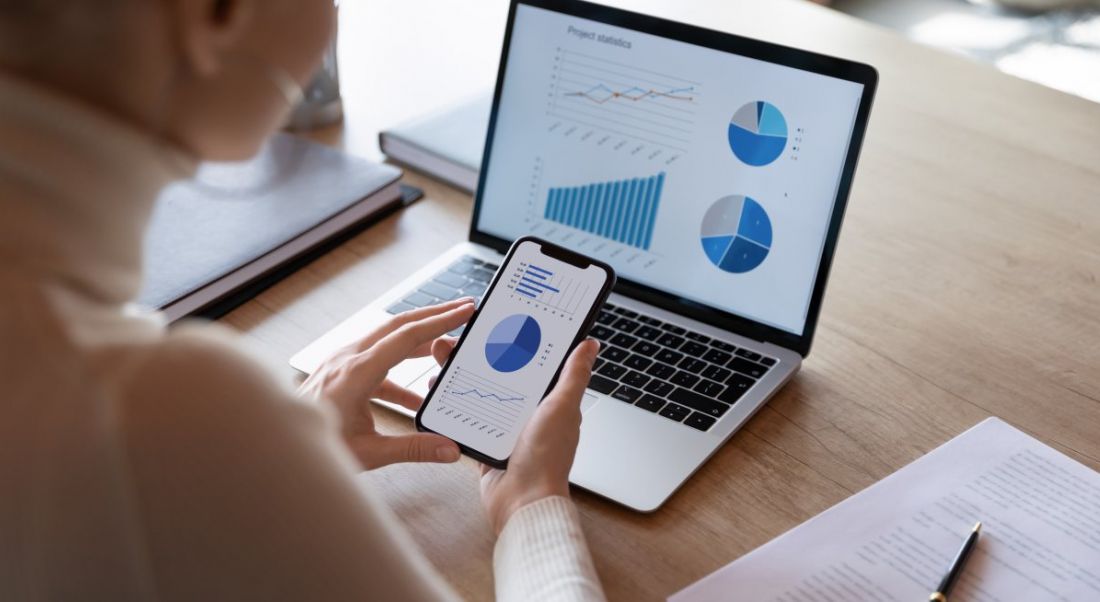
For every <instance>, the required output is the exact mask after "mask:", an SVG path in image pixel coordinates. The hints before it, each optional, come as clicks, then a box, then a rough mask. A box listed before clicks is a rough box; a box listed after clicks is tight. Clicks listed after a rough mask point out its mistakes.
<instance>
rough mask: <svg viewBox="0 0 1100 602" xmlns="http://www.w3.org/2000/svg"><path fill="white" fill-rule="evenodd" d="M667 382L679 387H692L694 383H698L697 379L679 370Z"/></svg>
mask: <svg viewBox="0 0 1100 602" xmlns="http://www.w3.org/2000/svg"><path fill="white" fill-rule="evenodd" d="M669 380H671V381H672V382H673V384H677V385H680V386H681V387H694V386H695V383H697V382H699V377H698V376H695V375H694V374H691V373H689V372H684V371H683V370H681V371H679V372H677V373H676V374H675V375H674V376H673V377H672V378H670V379H669Z"/></svg>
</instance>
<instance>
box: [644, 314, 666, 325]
mask: <svg viewBox="0 0 1100 602" xmlns="http://www.w3.org/2000/svg"><path fill="white" fill-rule="evenodd" d="M638 321H639V322H641V323H642V324H649V325H650V326H660V325H661V324H664V322H662V321H660V320H658V319H657V318H652V317H650V316H638Z"/></svg>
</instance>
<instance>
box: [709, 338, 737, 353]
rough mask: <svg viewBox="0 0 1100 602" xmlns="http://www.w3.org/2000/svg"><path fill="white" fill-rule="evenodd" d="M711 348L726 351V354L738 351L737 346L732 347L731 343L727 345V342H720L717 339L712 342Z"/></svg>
mask: <svg viewBox="0 0 1100 602" xmlns="http://www.w3.org/2000/svg"><path fill="white" fill-rule="evenodd" d="M710 346H711V347H714V348H715V349H718V350H720V351H725V352H726V353H733V352H734V351H737V346H736V345H730V344H729V343H727V342H725V341H719V340H717V339H716V340H713V341H711V342H710Z"/></svg>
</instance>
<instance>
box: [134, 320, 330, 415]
mask: <svg viewBox="0 0 1100 602" xmlns="http://www.w3.org/2000/svg"><path fill="white" fill-rule="evenodd" d="M123 355H126V356H128V357H127V359H126V360H125V361H123V362H122V363H121V366H122V368H121V370H120V372H119V373H116V377H115V379H113V380H114V381H115V382H114V386H113V388H114V389H115V391H114V393H115V397H116V398H117V399H118V400H119V402H120V405H121V408H120V409H121V412H122V415H123V418H124V422H125V423H126V428H127V430H128V431H133V430H134V429H153V430H160V428H159V427H161V426H163V427H165V428H171V427H173V425H175V426H177V427H186V426H192V427H200V428H207V427H210V426H212V425H214V426H217V431H216V432H215V433H214V434H216V433H219V432H227V430H228V429H230V428H234V429H236V430H237V432H239V433H244V432H252V431H257V430H258V431H259V432H264V431H267V432H278V431H280V430H283V431H289V430H297V431H301V430H302V429H306V430H315V429H316V428H317V427H318V426H319V425H320V424H321V423H322V422H323V420H324V416H323V413H322V412H321V411H320V409H319V408H318V407H317V406H316V405H314V404H307V403H306V402H303V401H300V400H298V399H297V398H296V397H295V396H294V393H293V391H292V388H291V386H290V383H289V382H288V381H284V380H281V379H280V378H279V377H278V376H277V374H276V373H275V371H274V370H272V369H271V368H270V367H269V366H267V365H265V364H264V363H263V362H262V361H261V360H260V359H259V358H257V357H255V356H253V355H251V354H250V353H248V352H247V351H245V350H244V349H243V348H242V346H241V344H240V341H239V338H238V337H237V336H236V335H235V334H234V333H232V332H231V331H229V330H228V329H226V328H224V327H221V326H218V325H214V324H185V325H182V326H178V327H175V328H173V329H172V330H170V331H168V333H167V334H165V335H164V336H163V337H160V338H158V339H156V340H153V341H146V342H142V343H137V344H135V345H134V346H131V347H130V349H129V350H128V352H127V353H125V354H123ZM131 434H132V433H131Z"/></svg>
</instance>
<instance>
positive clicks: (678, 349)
mask: <svg viewBox="0 0 1100 602" xmlns="http://www.w3.org/2000/svg"><path fill="white" fill-rule="evenodd" d="M876 82H877V75H876V73H875V71H874V69H872V68H871V67H869V66H867V65H863V64H858V63H854V62H850V61H847V60H842V59H838V58H833V57H828V56H822V55H819V54H814V53H810V52H805V51H802V50H797V49H793V48H787V47H783V46H777V45H775V44H770V43H767V42H762V41H758V40H751V39H748V38H744V37H739V36H734V35H729V34H726V33H721V32H717V31H710V30H706V29H701V28H698V27H693V26H689V25H685V24H680V23H674V22H670V21H667V20H663V19H658V18H654V17H650V16H645V15H641V14H636V13H631V12H626V11H622V10H618V9H614V8H610V7H606V6H601V5H596V4H590V3H587V2H575V1H562V0H513V2H512V3H511V8H510V11H509V16H508V22H507V31H506V35H505V38H504V49H503V52H502V57H501V62H500V71H499V75H498V79H497V84H496V92H495V95H494V99H493V107H492V113H491V117H490V122H489V129H488V135H487V138H486V144H485V152H484V157H483V159H482V171H481V175H480V179H479V183H478V188H477V192H476V196H475V201H474V210H473V218H472V222H471V225H470V232H469V237H468V240H467V241H466V242H464V243H462V244H459V245H457V246H455V247H454V248H452V249H450V251H448V252H447V253H445V254H444V255H442V256H440V257H439V258H438V259H437V260H435V261H433V262H431V263H430V264H429V265H425V266H424V267H423V268H422V269H420V270H419V271H417V272H416V273H414V274H412V275H411V276H410V277H409V278H407V279H406V280H405V281H403V282H401V283H400V284H398V285H397V286H395V287H394V288H393V289H391V290H390V291H389V292H388V293H386V294H385V295H383V296H382V297H381V298H379V299H378V300H376V301H375V302H373V303H371V304H370V305H368V306H367V307H364V308H363V309H362V310H360V311H359V312H357V313H356V314H354V315H353V316H351V317H350V318H348V319H347V320H345V321H344V322H343V323H341V324H340V325H338V326H337V327H336V328H334V329H333V330H331V331H330V332H328V333H326V334H325V335H323V336H322V337H320V338H319V339H317V340H316V341H314V342H313V343H311V344H310V345H309V346H307V347H306V348H304V349H303V350H301V351H300V352H299V353H297V354H296V355H295V356H294V357H293V358H292V359H291V361H290V363H291V365H292V366H294V367H295V368H297V369H298V370H300V371H302V372H305V373H310V372H312V371H313V370H315V369H316V368H317V366H318V365H319V364H320V363H321V361H322V360H324V359H325V358H326V357H327V356H328V355H330V354H331V353H332V352H333V351H334V350H335V349H336V348H338V347H339V346H341V345H343V344H346V343H349V342H351V341H353V340H355V339H357V338H359V337H361V336H363V335H364V334H366V333H367V332H369V331H371V330H372V329H373V328H375V327H377V326H378V325H379V324H381V323H382V322H383V321H385V320H386V319H388V318H389V317H390V316H391V315H393V314H395V313H399V312H402V311H406V310H410V309H412V308H415V307H422V306H425V305H430V304H433V303H438V302H441V301H444V300H449V299H454V298H457V297H460V296H467V295H472V296H474V297H479V296H480V295H482V294H483V293H484V292H485V289H486V287H487V285H488V283H489V281H490V280H491V279H492V277H493V274H494V271H495V270H496V269H497V267H498V265H499V263H500V260H501V259H502V257H503V253H504V251H506V250H507V248H508V246H509V245H510V244H511V242H512V241H513V240H515V239H517V238H519V237H521V236H524V235H534V236H538V237H541V238H544V239H547V240H550V241H552V242H555V243H558V244H560V245H563V246H566V247H568V248H571V249H574V250H576V251H579V252H581V253H585V254H588V255H591V256H593V257H596V258H599V259H601V260H603V261H606V262H608V263H610V264H611V265H612V266H614V268H615V270H616V272H617V273H618V276H619V283H618V284H617V286H616V288H615V291H614V293H613V294H612V296H611V298H610V300H609V302H608V303H607V305H606V306H605V307H604V308H603V309H602V311H601V312H600V313H599V319H598V322H597V324H596V325H595V326H594V327H593V329H592V331H591V336H592V337H595V338H597V339H599V340H600V341H601V342H602V344H603V348H602V350H601V352H600V356H599V358H598V360H597V363H596V366H595V372H594V375H593V376H592V380H591V382H590V383H589V387H588V390H587V392H586V394H585V397H584V401H583V404H582V409H583V411H584V414H583V424H582V426H581V439H580V445H579V447H578V449H577V456H576V461H575V463H574V466H573V470H572V473H571V474H570V480H571V481H572V483H573V484H575V485H577V486H578V487H581V488H584V489H586V490H589V491H591V492H594V493H596V494H598V495H601V496H603V497H606V498H608V499H610V500H613V501H615V502H618V503H620V504H623V505H625V506H627V507H629V508H632V509H635V510H638V511H641V512H652V511H654V510H656V509H657V508H659V507H660V506H661V505H662V504H663V503H664V502H665V501H666V500H667V499H668V498H669V497H670V496H671V495H672V494H673V492H675V491H676V490H677V488H679V487H680V486H681V485H682V484H683V483H684V482H685V481H686V480H687V479H688V477H690V476H691V475H692V473H694V472H695V471H696V470H697V469H698V468H699V467H700V466H701V465H702V464H703V463H704V462H706V460H707V459H708V458H709V457H710V456H711V455H712V454H714V453H715V451H717V450H718V449H719V448H720V447H721V446H722V445H723V444H724V443H725V442H726V441H727V440H729V438H730V437H731V436H732V435H733V434H734V433H735V432H736V431H737V430H738V429H739V428H740V427H741V426H742V425H744V424H745V422H746V421H748V420H749V418H750V417H751V416H752V415H753V414H755V413H756V412H757V411H758V410H759V409H760V408H761V407H762V406H763V405H764V404H765V403H766V402H767V400H768V399H769V398H770V397H771V396H772V395H774V394H775V392H776V391H778V390H779V389H780V388H781V387H782V386H783V385H784V384H785V383H786V382H787V381H789V380H790V379H791V378H792V377H793V376H794V375H795V373H797V372H798V370H799V367H800V366H801V364H802V359H803V358H804V357H805V356H806V355H807V354H808V353H809V351H810V345H811V342H812V341H813V336H814V329H815V326H816V325H817V320H818V314H819V312H820V309H821V302H822V297H823V295H824V292H825V283H826V281H827V279H828V274H829V267H830V264H831V262H832V259H833V253H834V250H835V248H836V244H837V237H838V234H839V231H840V224H841V221H842V218H843V216H844V209H845V204H846V201H847V198H848V193H849V189H850V187H851V183H852V177H853V174H854V171H855V166H856V161H857V158H858V155H859V149H860V146H861V143H862V141H863V137H864V131H865V128H866V125H867V120H868V115H869V113H870V109H871V102H872V98H873V96H874V91H875V86H876ZM437 370H438V369H437V367H436V366H435V365H434V363H433V362H432V361H431V360H430V359H418V360H410V361H406V362H404V363H402V364H401V365H399V366H398V367H397V368H395V369H394V370H393V371H392V372H391V373H390V377H391V378H393V379H395V380H396V381H397V382H399V383H400V384H402V385H405V386H408V387H410V388H412V389H413V390H416V391H418V392H421V393H425V392H426V391H427V388H428V381H429V379H430V378H431V377H432V376H433V375H434V374H435V373H436V371H437ZM387 405H388V404H387ZM389 407H391V408H392V409H394V410H395V411H399V412H403V413H406V414H408V415H410V416H411V413H410V412H408V410H406V409H404V408H399V407H397V406H392V405H389Z"/></svg>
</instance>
